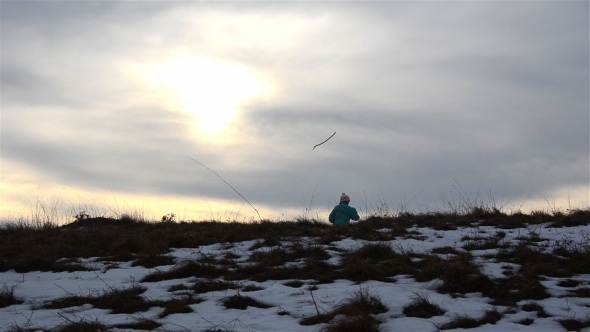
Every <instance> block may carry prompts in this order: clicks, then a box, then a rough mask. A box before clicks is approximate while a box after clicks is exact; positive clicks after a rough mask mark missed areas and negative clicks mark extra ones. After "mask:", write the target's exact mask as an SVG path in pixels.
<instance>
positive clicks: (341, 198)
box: [340, 193, 350, 202]
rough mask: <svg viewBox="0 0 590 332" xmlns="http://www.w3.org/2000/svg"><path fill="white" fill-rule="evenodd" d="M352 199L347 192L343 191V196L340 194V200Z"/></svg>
mask: <svg viewBox="0 0 590 332" xmlns="http://www.w3.org/2000/svg"><path fill="white" fill-rule="evenodd" d="M348 201H350V197H348V195H347V194H345V193H342V196H340V202H348Z"/></svg>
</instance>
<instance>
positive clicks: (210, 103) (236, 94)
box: [149, 58, 265, 134]
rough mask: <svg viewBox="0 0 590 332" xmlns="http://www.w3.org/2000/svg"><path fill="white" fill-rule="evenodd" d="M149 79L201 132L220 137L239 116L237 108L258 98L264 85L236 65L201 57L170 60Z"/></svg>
mask: <svg viewBox="0 0 590 332" xmlns="http://www.w3.org/2000/svg"><path fill="white" fill-rule="evenodd" d="M149 76H150V78H151V80H152V81H153V82H154V83H155V84H156V85H158V86H160V87H162V88H164V89H166V90H168V91H169V92H170V95H169V98H170V99H171V100H173V101H174V103H175V104H177V105H178V106H179V107H181V108H182V110H183V111H186V112H189V113H191V114H193V115H194V116H195V118H196V119H195V120H196V125H197V128H198V129H199V131H200V132H202V133H206V134H219V133H220V132H222V131H223V130H224V129H226V128H227V127H228V125H230V124H231V123H232V121H235V120H236V119H237V117H238V114H237V113H238V110H239V107H240V105H242V104H243V103H244V102H245V101H247V100H248V99H250V98H254V97H256V96H260V95H261V94H262V93H263V92H264V91H265V85H264V84H263V82H262V81H261V80H260V79H259V78H258V77H256V75H255V74H253V73H251V72H249V71H247V70H246V69H242V68H239V67H237V66H235V65H231V64H228V63H224V62H221V61H215V60H210V59H203V58H182V59H174V60H169V61H167V62H164V63H160V64H157V65H155V66H154V68H153V69H151V70H150V73H149Z"/></svg>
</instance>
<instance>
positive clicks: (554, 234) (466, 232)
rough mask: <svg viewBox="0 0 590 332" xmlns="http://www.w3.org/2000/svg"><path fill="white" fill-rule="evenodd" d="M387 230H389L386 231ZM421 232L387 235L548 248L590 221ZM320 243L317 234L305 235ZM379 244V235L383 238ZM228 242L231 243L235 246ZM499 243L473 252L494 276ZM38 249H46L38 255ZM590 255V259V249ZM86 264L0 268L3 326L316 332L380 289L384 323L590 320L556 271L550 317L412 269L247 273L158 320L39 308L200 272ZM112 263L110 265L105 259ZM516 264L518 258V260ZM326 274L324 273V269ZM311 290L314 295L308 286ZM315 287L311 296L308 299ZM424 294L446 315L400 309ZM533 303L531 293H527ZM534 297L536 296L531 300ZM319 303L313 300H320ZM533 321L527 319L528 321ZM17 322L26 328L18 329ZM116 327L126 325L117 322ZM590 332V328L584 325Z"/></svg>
mask: <svg viewBox="0 0 590 332" xmlns="http://www.w3.org/2000/svg"><path fill="white" fill-rule="evenodd" d="M383 231H387V230H383ZM412 231H414V232H415V233H419V234H420V236H416V238H418V239H402V238H399V239H395V240H392V241H390V243H391V245H392V247H393V248H395V249H397V250H407V251H413V252H416V253H425V252H430V251H431V250H432V249H434V248H439V247H448V246H450V247H454V248H458V249H460V247H461V245H463V244H464V242H463V239H464V238H465V237H471V238H474V237H476V235H479V236H480V237H482V236H483V237H485V236H486V234H495V233H496V232H498V231H502V232H504V233H506V235H505V237H504V238H503V239H502V241H504V243H515V242H517V241H518V239H522V238H523V236H524V237H527V236H531V235H534V236H538V237H540V238H541V239H542V241H540V242H538V243H537V245H538V247H539V248H543V247H546V248H551V247H552V246H553V245H554V244H555V243H563V241H568V243H574V244H584V243H585V244H587V242H588V236H589V232H590V227H588V226H578V227H563V228H549V227H544V226H540V225H536V226H534V227H533V226H531V227H530V228H518V229H503V230H496V229H495V228H493V227H484V226H482V227H473V228H460V229H457V230H449V231H440V230H433V229H430V228H413V229H412ZM302 240H304V241H306V242H308V243H314V241H315V239H314V238H305V239H302ZM255 243H257V241H245V242H240V243H233V244H231V245H230V244H227V243H219V244H214V245H209V246H203V247H199V248H190V249H188V248H176V249H174V250H173V251H171V252H170V254H169V255H171V256H173V257H174V258H175V259H176V262H181V261H186V260H190V259H198V258H202V257H203V256H204V255H211V256H212V257H218V256H223V255H225V254H227V252H228V250H231V252H232V253H233V254H234V255H236V256H238V257H237V260H241V261H246V260H247V259H248V257H249V255H251V254H252V253H253V252H255V251H260V250H270V248H269V247H262V248H259V249H256V250H251V248H252V246H253V245H254V244H255ZM366 243H367V241H365V240H358V239H352V238H345V239H342V240H340V241H338V242H333V243H331V244H330V245H321V244H316V245H321V246H324V248H325V249H326V250H327V251H328V252H329V253H330V255H331V256H332V258H330V259H328V260H327V261H328V262H336V261H338V260H339V255H340V253H341V252H343V251H350V250H354V249H356V248H360V247H361V246H363V245H365V244H366ZM380 243H382V242H380ZM229 248H231V249H229ZM495 250H496V249H488V250H477V251H473V252H472V254H473V255H475V256H477V262H478V264H479V265H480V267H481V269H482V271H483V273H485V274H487V275H488V276H489V277H490V278H502V277H505V276H504V274H503V272H504V269H503V268H505V266H506V265H507V264H505V263H498V262H495V261H493V260H491V259H487V258H486V254H489V253H490V252H494V251H495ZM39 254H40V255H42V254H43V253H39ZM589 259H590V257H589ZM80 262H81V263H83V264H86V265H87V266H91V267H93V268H95V270H94V271H79V272H61V273H51V272H30V273H15V272H14V271H8V272H4V273H1V274H0V287H4V288H5V289H14V295H15V296H16V297H17V298H19V299H21V300H23V301H24V303H22V304H15V305H10V306H7V307H4V308H1V309H0V331H36V330H39V331H49V330H54V331H55V330H56V328H57V327H59V326H65V325H66V324H67V323H68V322H100V323H101V324H104V325H106V326H114V325H117V324H122V323H134V322H137V321H139V320H142V319H147V320H153V321H155V322H158V323H160V324H161V326H160V327H158V328H156V329H155V330H157V331H320V330H322V329H323V328H324V327H325V326H326V324H318V325H310V326H304V325H301V324H300V321H301V320H302V319H303V318H306V317H312V316H314V315H316V314H317V312H318V310H319V311H320V312H329V311H330V310H332V309H333V308H335V307H336V306H338V305H339V304H342V303H343V301H346V300H347V299H350V298H351V297H352V296H353V295H354V294H355V293H356V292H358V291H359V290H364V291H367V292H368V293H369V294H372V295H375V296H377V297H378V298H380V299H381V301H382V302H383V303H384V304H385V305H386V306H387V308H388V311H387V312H385V313H382V314H377V315H375V318H377V319H378V320H380V321H381V322H382V324H381V325H380V326H381V330H382V331H438V330H439V327H440V326H441V325H442V324H445V323H447V322H450V321H452V320H453V319H456V318H457V317H471V318H475V319H478V318H480V317H482V316H483V315H484V314H485V313H486V312H487V311H490V310H494V309H495V310H497V311H498V312H500V313H502V318H501V319H500V320H499V321H497V322H496V323H495V324H485V325H481V326H479V327H476V328H473V329H470V330H471V331H565V328H564V327H563V326H562V325H561V324H560V323H559V320H561V319H577V320H582V321H587V320H589V319H590V298H587V297H586V298H584V297H573V296H569V295H568V294H571V293H570V291H571V290H572V288H567V287H560V286H558V284H559V281H560V279H559V278H549V277H548V278H544V280H543V281H542V284H543V285H544V286H545V287H546V288H547V291H548V292H549V294H551V296H552V297H550V298H546V299H541V300H536V301H535V303H537V304H539V305H540V306H542V307H543V309H544V311H545V313H546V314H547V315H544V316H547V317H538V316H539V315H538V314H537V312H535V311H525V310H522V308H521V307H520V306H521V305H522V304H524V303H519V305H518V306H516V307H510V308H509V307H503V306H494V305H492V304H491V302H492V301H491V299H489V298H486V297H483V296H482V295H481V294H480V293H472V294H466V295H464V296H451V295H450V294H441V293H439V292H437V291H436V290H435V289H436V286H437V285H438V283H440V281H438V280H433V281H429V282H416V281H415V280H414V279H413V278H411V277H409V276H406V275H397V276H395V282H379V281H367V282H362V283H355V282H351V281H349V280H337V281H335V282H334V283H328V284H317V285H316V287H317V289H315V290H313V291H310V288H309V286H310V285H311V284H314V281H313V280H302V281H303V285H301V286H300V287H293V286H287V285H285V284H286V283H287V282H288V281H289V280H280V281H265V282H261V283H257V282H253V281H249V280H243V281H241V282H240V284H241V285H243V286H248V285H253V286H257V287H258V288H259V290H254V291H249V292H247V293H246V292H244V291H241V290H231V289H230V290H223V291H212V292H208V293H204V294H198V295H197V296H198V297H199V298H200V299H201V300H202V301H201V302H200V303H195V304H191V305H190V307H191V309H192V310H193V312H191V313H175V314H171V315H168V316H165V317H162V318H160V314H161V313H162V311H163V308H161V307H152V308H151V309H149V310H147V311H144V312H136V313H132V314H114V313H111V312H110V311H109V310H104V309H97V308H94V307H93V306H92V305H90V304H86V305H81V306H76V307H70V308H65V309H42V308H41V307H42V306H43V305H44V304H46V303H48V302H49V301H52V300H56V299H59V298H63V297H66V296H72V295H79V296H92V295H93V294H101V293H104V292H107V291H109V290H111V289H127V288H130V287H133V286H137V285H141V286H143V287H145V288H146V289H147V290H146V291H145V292H144V293H142V294H141V296H143V297H145V298H146V299H149V300H162V301H165V300H169V299H171V298H175V297H182V296H185V295H183V294H186V292H187V291H186V290H177V291H171V290H170V287H171V286H178V285H182V284H186V285H187V286H188V285H189V284H191V283H194V282H195V280H196V278H194V277H193V278H186V279H175V280H165V281H158V282H141V280H142V278H144V277H145V276H147V275H149V274H151V273H154V272H155V271H167V270H170V269H172V268H174V265H167V266H160V267H157V268H153V269H148V268H144V267H132V266H131V263H130V262H125V263H116V264H115V265H113V263H112V262H102V261H101V260H99V259H98V258H94V259H83V260H80ZM107 264H108V266H107ZM514 268H515V269H516V270H517V269H518V266H514ZM318 273H321V271H318ZM567 279H570V280H572V279H573V280H575V281H577V283H576V286H575V287H574V288H573V289H576V288H589V287H590V275H575V276H573V277H570V278H567ZM312 292H313V293H312ZM238 293H240V294H243V295H244V294H245V295H247V296H249V297H252V298H254V299H257V300H260V301H262V302H264V303H266V304H269V305H271V307H270V308H267V309H262V308H254V307H248V308H247V309H246V310H238V309H226V308H225V307H224V306H223V304H222V303H221V300H223V299H225V298H227V297H229V296H232V295H236V294H238ZM312 295H313V297H312ZM418 296H422V297H426V298H427V299H428V300H429V301H430V302H431V303H433V304H436V305H438V306H440V307H441V308H442V309H443V310H444V311H445V313H444V314H443V315H440V316H434V317H432V318H415V317H406V316H405V315H404V314H403V308H404V307H405V306H408V305H409V304H410V303H412V301H413V300H414V299H416V297H418ZM523 302H527V301H523ZM528 302H530V301H528ZM316 305H317V308H316ZM527 319H528V322H532V323H530V324H529V325H524V324H523V322H525V321H527ZM19 329H20V330H19ZM111 330H112V331H124V330H126V331H127V330H128V331H130V329H123V328H112V329H111ZM582 331H590V328H585V329H582Z"/></svg>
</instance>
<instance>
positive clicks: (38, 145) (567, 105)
mask: <svg viewBox="0 0 590 332" xmlns="http://www.w3.org/2000/svg"><path fill="white" fill-rule="evenodd" d="M589 48H590V45H589V3H588V2H587V1H565V2H557V1H518V2H516V1H515V2H510V1H500V2H491V1H490V2H487V1H477V2H463V1H459V2H446V1H444V2H409V1H403V2H397V1H396V2H220V3H213V2H184V1H174V2H158V1H155V2H150V1H138V2H131V1H83V2H73V1H2V2H1V70H2V71H1V76H2V80H1V84H2V85H1V107H2V108H1V111H2V117H1V129H2V132H1V148H2V150H1V157H2V158H1V163H2V164H1V167H2V168H1V181H2V182H1V186H2V199H1V201H2V203H1V204H2V210H1V211H2V216H3V217H4V218H6V216H10V217H15V216H18V215H19V214H25V215H26V214H27V213H28V212H27V209H29V211H31V210H35V206H36V204H37V201H38V200H39V201H40V202H41V203H42V204H45V205H46V207H50V206H55V205H65V206H67V207H69V208H70V209H71V210H72V211H75V210H78V209H89V210H93V211H95V210H101V209H103V210H101V211H104V209H106V210H108V211H113V212H115V213H136V212H139V213H141V214H144V215H145V216H146V217H148V218H152V217H155V218H158V217H159V216H162V215H164V214H166V213H169V212H174V213H176V214H177V215H178V216H179V217H180V218H193V219H207V218H210V217H221V218H224V217H227V216H228V215H231V214H233V216H234V217H237V218H238V219H239V218H244V219H248V220H249V219H251V218H254V219H258V216H257V215H256V213H255V211H254V209H252V208H251V207H250V205H248V204H247V203H246V202H245V200H244V199H242V198H241V197H240V196H239V195H238V194H237V193H236V192H235V191H234V190H233V189H232V188H230V186H229V185H231V186H232V187H233V188H235V189H236V190H237V191H238V192H239V193H240V194H241V195H242V196H243V197H244V198H245V199H247V200H248V201H249V202H250V203H251V204H252V205H253V206H254V207H256V208H257V209H258V210H259V212H260V213H261V215H262V218H270V219H281V218H283V219H289V218H293V217H297V216H302V215H304V214H305V213H306V209H308V210H309V211H308V212H307V213H309V216H310V217H316V216H319V217H320V218H324V219H326V217H325V216H324V213H326V211H329V209H331V208H332V206H333V205H334V204H335V203H336V201H337V200H338V198H339V196H340V194H341V193H342V192H346V193H347V194H349V195H350V196H351V198H352V202H351V205H352V206H355V207H357V208H358V209H359V210H361V211H362V212H363V213H367V212H374V211H376V210H377V209H379V208H383V207H387V208H388V209H389V210H390V211H392V212H394V211H396V210H398V209H407V210H410V211H416V212H428V211H433V210H448V209H449V208H461V207H462V206H465V205H470V204H474V203H485V204H495V205H496V206H498V207H504V208H506V209H508V210H511V209H512V210H518V209H522V210H524V211H526V210H530V209H551V208H555V207H557V208H561V209H564V210H565V209H567V208H571V207H573V208H585V207H587V206H588V201H589V195H590V189H589V177H590V170H589V163H590V159H589V150H590V148H589V139H590V135H589V127H590V119H589V117H590V116H589V108H590V107H589V72H590V69H589ZM334 132H336V135H334V136H333V137H332V138H331V139H330V140H329V141H327V142H326V143H325V144H323V145H320V146H318V147H316V148H315V149H313V150H312V148H313V147H314V145H316V144H318V143H320V142H322V141H324V140H325V139H326V138H328V137H329V136H330V135H332V134H333V133H334ZM191 158H193V159H194V160H196V161H198V162H200V163H202V164H204V165H205V166H206V167H208V168H209V169H211V170H212V171H214V172H216V173H217V174H219V176H221V178H222V179H223V180H225V181H226V182H227V184H226V183H224V182H223V181H222V180H221V178H219V177H217V176H216V175H214V174H213V173H212V172H211V171H209V170H208V169H207V168H206V167H203V166H201V165H199V164H198V163H197V162H195V161H193V160H191ZM228 184H229V185H228ZM56 202H57V203H56ZM220 204H221V205H220ZM310 208H311V209H310ZM37 209H38V208H37Z"/></svg>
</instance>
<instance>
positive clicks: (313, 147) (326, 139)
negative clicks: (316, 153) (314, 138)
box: [312, 132, 336, 150]
mask: <svg viewBox="0 0 590 332" xmlns="http://www.w3.org/2000/svg"><path fill="white" fill-rule="evenodd" d="M334 135H336V132H334V133H333V134H332V135H330V137H328V138H327V139H326V140H325V141H323V142H321V143H320V144H316V145H314V146H313V149H312V150H315V148H316V147H318V146H320V145H322V144H324V143H326V142H327V141H329V140H330V138H332V137H334Z"/></svg>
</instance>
